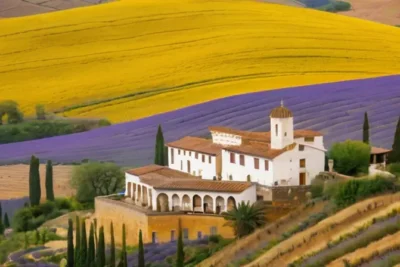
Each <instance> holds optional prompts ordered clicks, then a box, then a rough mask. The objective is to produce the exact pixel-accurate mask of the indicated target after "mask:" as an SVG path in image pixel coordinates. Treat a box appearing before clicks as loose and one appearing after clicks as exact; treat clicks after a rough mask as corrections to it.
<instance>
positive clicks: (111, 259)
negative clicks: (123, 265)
mask: <svg viewBox="0 0 400 267" xmlns="http://www.w3.org/2000/svg"><path fill="white" fill-rule="evenodd" d="M110 232H111V248H110V249H111V251H110V264H109V266H110V267H115V240H114V225H113V223H112V222H111V225H110Z"/></svg>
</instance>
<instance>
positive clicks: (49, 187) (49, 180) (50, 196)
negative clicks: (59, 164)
mask: <svg viewBox="0 0 400 267" xmlns="http://www.w3.org/2000/svg"><path fill="white" fill-rule="evenodd" d="M46 199H47V200H50V201H54V189H53V164H52V162H51V160H48V161H47V164H46Z"/></svg>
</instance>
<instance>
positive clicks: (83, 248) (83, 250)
mask: <svg viewBox="0 0 400 267" xmlns="http://www.w3.org/2000/svg"><path fill="white" fill-rule="evenodd" d="M81 228H82V236H81V245H80V249H81V251H80V253H79V256H80V257H79V258H80V266H81V267H84V266H86V262H87V238H86V222H85V219H83V220H82V227H81Z"/></svg>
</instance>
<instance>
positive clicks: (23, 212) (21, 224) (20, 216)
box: [12, 208, 33, 232]
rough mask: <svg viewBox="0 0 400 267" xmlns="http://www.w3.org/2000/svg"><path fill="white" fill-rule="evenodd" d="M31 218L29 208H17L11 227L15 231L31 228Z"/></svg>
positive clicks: (24, 230)
mask: <svg viewBox="0 0 400 267" xmlns="http://www.w3.org/2000/svg"><path fill="white" fill-rule="evenodd" d="M32 219H33V214H32V210H31V209H30V208H22V209H19V210H17V212H16V213H15V215H14V217H13V221H12V223H13V229H14V231H15V232H26V231H28V230H29V229H31V220H32Z"/></svg>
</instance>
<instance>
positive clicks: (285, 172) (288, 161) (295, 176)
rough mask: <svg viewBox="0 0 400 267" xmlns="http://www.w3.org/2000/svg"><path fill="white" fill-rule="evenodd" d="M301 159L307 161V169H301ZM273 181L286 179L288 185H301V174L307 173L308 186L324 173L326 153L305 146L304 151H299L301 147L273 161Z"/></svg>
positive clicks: (297, 146)
mask: <svg viewBox="0 0 400 267" xmlns="http://www.w3.org/2000/svg"><path fill="white" fill-rule="evenodd" d="M300 159H306V167H305V168H300ZM273 163H274V175H273V181H274V182H275V181H278V183H279V184H280V180H281V179H285V180H286V181H287V183H288V185H299V183H300V182H299V173H300V172H305V173H306V185H309V184H311V180H312V179H313V178H315V176H316V175H318V174H319V173H320V172H322V171H324V166H325V152H324V151H322V150H318V149H315V148H312V147H308V146H304V151H299V145H296V147H295V148H294V149H293V150H291V151H287V152H285V153H283V154H281V155H280V156H278V157H276V158H275V159H274V160H273Z"/></svg>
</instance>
